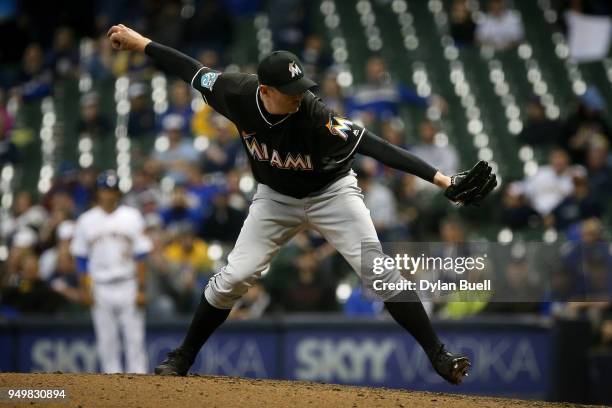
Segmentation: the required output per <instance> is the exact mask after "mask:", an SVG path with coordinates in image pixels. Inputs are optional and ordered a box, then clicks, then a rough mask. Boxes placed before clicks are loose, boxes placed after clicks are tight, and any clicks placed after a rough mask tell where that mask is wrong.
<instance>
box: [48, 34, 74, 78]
mask: <svg viewBox="0 0 612 408" xmlns="http://www.w3.org/2000/svg"><path fill="white" fill-rule="evenodd" d="M48 60H49V62H50V66H51V68H52V69H53V74H54V76H55V78H56V79H75V78H77V77H78V74H79V72H78V70H79V50H78V48H77V47H76V45H75V39H74V33H73V31H72V29H71V28H70V27H67V26H61V27H58V28H57V29H56V30H55V33H54V34H53V47H52V48H51V51H50V52H49V56H48Z"/></svg>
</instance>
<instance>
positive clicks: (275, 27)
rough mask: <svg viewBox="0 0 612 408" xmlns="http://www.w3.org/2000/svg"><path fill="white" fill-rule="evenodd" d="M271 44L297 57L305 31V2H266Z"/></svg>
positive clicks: (277, 0) (302, 43)
mask: <svg viewBox="0 0 612 408" xmlns="http://www.w3.org/2000/svg"><path fill="white" fill-rule="evenodd" d="M267 9H268V16H269V18H270V23H269V24H270V30H272V42H273V43H274V47H275V48H276V49H278V50H288V51H291V52H293V53H295V54H298V55H299V50H300V49H301V48H302V47H303V45H304V38H305V35H306V30H307V21H306V17H307V4H306V1H305V0H270V1H268V2H267Z"/></svg>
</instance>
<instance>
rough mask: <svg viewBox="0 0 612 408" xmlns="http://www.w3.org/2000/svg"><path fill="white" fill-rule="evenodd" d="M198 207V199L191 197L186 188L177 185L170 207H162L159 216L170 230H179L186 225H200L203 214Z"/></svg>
mask: <svg viewBox="0 0 612 408" xmlns="http://www.w3.org/2000/svg"><path fill="white" fill-rule="evenodd" d="M196 205H197V198H195V197H189V196H188V195H187V189H186V188H185V186H183V185H177V186H175V187H174V190H173V191H172V197H171V199H170V203H169V205H168V206H165V207H162V208H161V209H160V211H159V215H160V216H161V218H162V221H163V223H164V226H165V227H166V228H167V229H169V230H178V229H180V228H182V227H183V226H185V225H200V222H201V217H202V214H201V213H200V211H199V210H198V208H197V207H196Z"/></svg>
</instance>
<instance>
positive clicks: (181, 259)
mask: <svg viewBox="0 0 612 408" xmlns="http://www.w3.org/2000/svg"><path fill="white" fill-rule="evenodd" d="M164 256H165V258H166V260H167V261H168V262H169V263H170V264H171V265H172V266H173V267H176V268H178V269H179V270H181V271H182V274H183V275H184V276H186V277H188V279H193V280H194V282H195V280H196V279H197V278H198V277H199V276H204V277H206V278H207V277H208V276H210V275H211V271H212V266H213V263H212V260H211V259H210V257H209V256H208V245H207V244H206V242H204V241H203V240H202V239H200V238H198V237H196V235H195V231H194V226H192V225H189V224H183V225H181V226H180V227H178V229H177V230H176V233H175V237H174V239H173V240H172V241H171V242H170V243H169V244H168V246H166V248H165V249H164ZM186 279H187V278H186ZM206 280H208V279H206Z"/></svg>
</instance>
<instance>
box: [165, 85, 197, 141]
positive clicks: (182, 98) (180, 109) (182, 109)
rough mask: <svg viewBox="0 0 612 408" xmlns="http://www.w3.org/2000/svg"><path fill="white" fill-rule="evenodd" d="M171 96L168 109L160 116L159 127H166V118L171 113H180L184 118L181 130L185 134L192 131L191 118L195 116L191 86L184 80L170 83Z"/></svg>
mask: <svg viewBox="0 0 612 408" xmlns="http://www.w3.org/2000/svg"><path fill="white" fill-rule="evenodd" d="M169 96H170V98H169V102H170V103H169V106H168V110H167V111H166V112H165V113H164V114H163V115H161V116H160V118H159V120H158V126H157V127H158V129H159V130H165V129H164V126H163V125H164V120H165V119H166V118H167V117H168V116H170V115H179V116H181V117H182V118H183V126H182V128H181V132H183V134H186V135H188V134H190V133H191V119H192V117H193V109H191V99H192V97H191V88H190V87H189V85H187V84H186V83H185V82H184V81H182V80H176V81H174V82H172V84H171V85H170V95H169Z"/></svg>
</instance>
